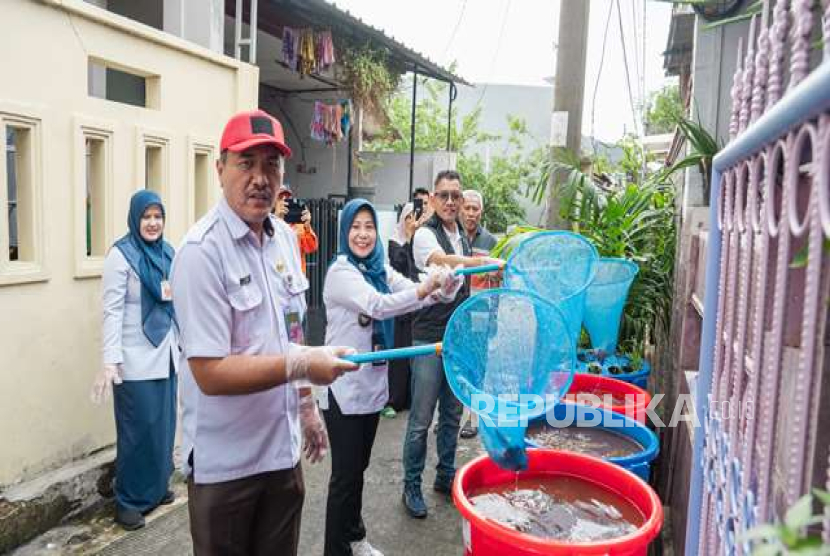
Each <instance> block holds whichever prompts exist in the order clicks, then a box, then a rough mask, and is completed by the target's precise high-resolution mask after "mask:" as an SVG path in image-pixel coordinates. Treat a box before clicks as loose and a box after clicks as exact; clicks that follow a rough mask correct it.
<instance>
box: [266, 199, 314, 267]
mask: <svg viewBox="0 0 830 556" xmlns="http://www.w3.org/2000/svg"><path fill="white" fill-rule="evenodd" d="M274 215H275V216H276V217H277V218H279V219H280V220H283V221H285V223H286V224H288V225H290V226H291V227H292V228H294V232H295V233H296V234H297V242H298V243H299V244H300V262H301V263H302V270H303V274H305V271H306V270H305V268H306V267H305V258H306V255H308V254H310V253H314V252H316V251H317V247H318V241H317V234H315V233H314V230H313V229H312V227H311V212H310V211H309V210H308V207H307V206H305V205H304V204H303V203H301V202H300V201H298V200H297V199H295V198H294V196H293V194H292V193H291V187H290V186H289V185H288V184H287V183H283V184H282V186H281V187H280V191H279V193H278V194H277V201H276V204H275V205H274Z"/></svg>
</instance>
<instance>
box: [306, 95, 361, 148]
mask: <svg viewBox="0 0 830 556" xmlns="http://www.w3.org/2000/svg"><path fill="white" fill-rule="evenodd" d="M351 106H352V105H351V101H349V100H338V101H335V102H334V104H326V103H325V102H321V101H315V102H314V113H313V114H312V116H311V126H310V131H311V138H312V139H314V140H315V141H320V142H321V143H326V144H327V145H331V144H333V143H338V142H340V141H342V140H343V138H344V137H345V136H346V135H348V133H349V128H350V126H351V123H350V122H351V109H352V108H351ZM344 122H345V123H344Z"/></svg>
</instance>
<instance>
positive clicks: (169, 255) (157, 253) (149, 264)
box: [115, 190, 176, 347]
mask: <svg viewBox="0 0 830 556" xmlns="http://www.w3.org/2000/svg"><path fill="white" fill-rule="evenodd" d="M151 206H157V207H159V209H161V215H162V218H164V220H165V222H166V221H167V217H166V215H165V213H164V205H163V204H162V202H161V198H160V197H159V196H158V195H157V194H156V193H154V192H152V191H147V190H141V191H138V192H136V193H135V194H134V195H133V196H132V198H131V199H130V213H129V216H128V218H127V226H128V228H129V231H128V232H127V233H126V234H125V235H124V236H123V237H122V238H121V239H119V240H118V241H116V242H115V247H117V248H118V249H119V250H120V251H121V253H122V254H123V255H124V258H125V259H127V262H128V263H129V264H130V266H131V267H132V269H133V270H134V271H135V273H136V274H137V275H138V279H139V280H140V281H141V327H142V329H143V331H144V335H145V336H146V337H147V340H149V341H150V343H151V344H153V346H154V347H158V346H159V344H161V342H162V340H164V338H165V336H167V333H168V332H169V331H170V327H171V326H172V325H173V322H174V321H175V319H176V314H175V311H174V310H173V303H172V301H169V300H167V301H165V300H164V299H162V297H163V296H162V292H161V283H162V281H164V280H167V279H168V278H169V276H170V265H171V263H172V262H173V254H174V251H173V247H171V246H170V244H169V243H167V242H166V241H164V239H163V237H159V239H157V240H156V241H146V240H145V239H144V238H143V237H141V232H140V229H141V217H142V216H143V215H144V211H146V210H147V209H148V208H149V207H151Z"/></svg>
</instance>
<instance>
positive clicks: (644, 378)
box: [576, 349, 651, 390]
mask: <svg viewBox="0 0 830 556" xmlns="http://www.w3.org/2000/svg"><path fill="white" fill-rule="evenodd" d="M577 357H578V358H579V359H578V360H577V363H576V372H578V373H588V372H591V371H589V370H588V365H589V363H592V362H594V361H595V359H594V356H593V351H591V350H584V349H580V350H578V355H577ZM583 358H587V359H588V360H587V361H583V360H582V359H583ZM630 363H631V359H629V358H628V357H626V356H625V355H609V356H607V357H605V359H604V360H603V362H602V372H601V373H599V374H600V375H601V376H608V377H611V378H616V379H617V380H622V381H623V382H628V383H630V384H633V385H634V386H639V387H640V388H642V389H643V390H647V389H648V377H649V376H650V375H651V365H650V364H649V362H648V361H646V360H643V361H642V367H641V368H640V369H639V370H638V371H636V372H633V373H619V374H613V373H611V372H610V371H609V370H608V369H609V368H610V367H614V366H617V367H620V368H622V367H625V366H626V365H629V364H630Z"/></svg>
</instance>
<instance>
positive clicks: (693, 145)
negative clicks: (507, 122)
mask: <svg viewBox="0 0 830 556" xmlns="http://www.w3.org/2000/svg"><path fill="white" fill-rule="evenodd" d="M677 127H678V129H679V131H680V133H682V134H683V136H684V137H685V138H686V141H687V142H688V143H689V147H690V148H689V154H687V155H686V156H685V157H684V158H683V159H681V160H679V161H677V162H676V163H674V164H673V165H672V166H670V167H668V168H666V169H665V170H663V172H662V173H663V175H664V176H666V177H667V176H669V175H671V174H674V173H675V172H679V171H680V170H683V169H685V168H690V167H697V168H698V170H699V171H700V175H701V177H702V178H703V199H704V201H705V202H706V203H707V204H708V202H709V191H710V189H711V187H712V160H713V159H714V158H715V155H716V154H718V151H720V145H718V142H717V140H716V139H715V138H714V137H712V135H711V134H710V133H709V132H708V131H706V129H705V128H704V127H703V125H701V124H700V123H695V122H693V121H692V120H690V119H688V118H680V119H678V120H677Z"/></svg>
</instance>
